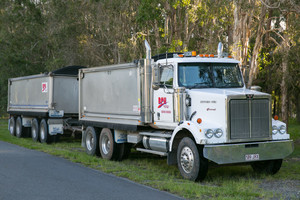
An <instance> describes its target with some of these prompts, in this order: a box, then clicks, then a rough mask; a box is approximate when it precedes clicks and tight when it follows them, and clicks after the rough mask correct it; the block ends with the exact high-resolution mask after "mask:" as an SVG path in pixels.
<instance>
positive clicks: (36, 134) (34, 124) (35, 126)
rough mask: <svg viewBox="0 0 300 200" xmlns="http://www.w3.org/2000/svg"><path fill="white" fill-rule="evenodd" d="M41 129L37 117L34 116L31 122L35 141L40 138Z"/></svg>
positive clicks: (32, 135) (32, 136)
mask: <svg viewBox="0 0 300 200" xmlns="http://www.w3.org/2000/svg"><path fill="white" fill-rule="evenodd" d="M39 131H40V126H39V121H38V120H37V118H34V119H33V120H32V122H31V138H32V140H33V141H35V142H37V141H38V140H39Z"/></svg>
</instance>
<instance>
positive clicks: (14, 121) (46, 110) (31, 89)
mask: <svg viewBox="0 0 300 200" xmlns="http://www.w3.org/2000/svg"><path fill="white" fill-rule="evenodd" d="M80 68H82V67H81V66H68V67H64V68H62V69H58V70H55V71H52V72H49V73H44V74H38V75H32V76H25V77H19V78H11V79H9V80H8V107H7V112H8V113H9V114H10V118H9V127H8V128H9V131H10V134H11V135H16V136H17V137H22V136H25V135H27V134H29V135H30V134H31V137H32V139H33V140H34V141H40V142H42V143H45V142H47V143H48V142H50V141H51V140H52V139H53V138H56V137H55V136H59V135H61V134H63V133H64V129H65V128H66V127H71V125H73V127H74V128H75V126H74V125H75V124H77V125H78V69H80ZM76 122H77V123H76ZM68 125H69V126H68Z"/></svg>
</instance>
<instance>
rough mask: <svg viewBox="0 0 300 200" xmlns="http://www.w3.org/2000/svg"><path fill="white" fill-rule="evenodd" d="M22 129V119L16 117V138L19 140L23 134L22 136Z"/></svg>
mask: <svg viewBox="0 0 300 200" xmlns="http://www.w3.org/2000/svg"><path fill="white" fill-rule="evenodd" d="M23 131H24V130H23V127H22V118H21V117H17V120H16V136H17V137H18V138H21V137H22V136H23V135H24V134H23Z"/></svg>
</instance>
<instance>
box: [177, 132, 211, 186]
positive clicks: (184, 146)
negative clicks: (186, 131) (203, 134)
mask: <svg viewBox="0 0 300 200" xmlns="http://www.w3.org/2000/svg"><path fill="white" fill-rule="evenodd" d="M177 161H178V162H177V163H178V169H179V171H180V173H181V175H182V176H183V178H185V179H188V180H191V181H197V180H203V179H204V178H205V176H206V174H207V170H208V161H207V159H205V158H204V157H203V150H202V149H201V148H200V147H199V148H198V147H197V145H196V144H195V142H194V141H193V140H192V139H191V138H189V137H185V138H183V139H182V140H181V141H180V143H179V146H178V149H177Z"/></svg>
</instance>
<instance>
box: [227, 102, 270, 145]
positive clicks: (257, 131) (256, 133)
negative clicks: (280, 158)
mask: <svg viewBox="0 0 300 200" xmlns="http://www.w3.org/2000/svg"><path fill="white" fill-rule="evenodd" d="M229 112H230V113H229V119H230V139H231V140H236V139H242V140H245V139H256V138H258V139H259V138H268V137H269V135H270V130H269V129H270V107H269V100H268V99H232V100H230V102H229Z"/></svg>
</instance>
